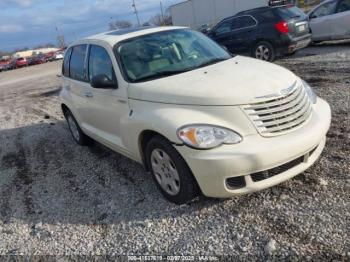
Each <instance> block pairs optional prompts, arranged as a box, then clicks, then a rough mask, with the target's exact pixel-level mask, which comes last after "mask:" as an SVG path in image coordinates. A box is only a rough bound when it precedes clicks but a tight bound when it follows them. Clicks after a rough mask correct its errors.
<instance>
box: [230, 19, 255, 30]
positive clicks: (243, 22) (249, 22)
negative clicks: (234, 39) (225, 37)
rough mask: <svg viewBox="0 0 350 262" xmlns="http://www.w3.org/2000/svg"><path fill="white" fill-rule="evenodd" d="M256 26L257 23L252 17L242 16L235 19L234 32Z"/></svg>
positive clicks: (233, 22) (233, 23)
mask: <svg viewBox="0 0 350 262" xmlns="http://www.w3.org/2000/svg"><path fill="white" fill-rule="evenodd" d="M255 25H256V21H255V20H254V19H253V18H252V17H251V16H241V17H237V18H235V19H233V21H232V30H239V29H242V28H247V27H252V26H255Z"/></svg>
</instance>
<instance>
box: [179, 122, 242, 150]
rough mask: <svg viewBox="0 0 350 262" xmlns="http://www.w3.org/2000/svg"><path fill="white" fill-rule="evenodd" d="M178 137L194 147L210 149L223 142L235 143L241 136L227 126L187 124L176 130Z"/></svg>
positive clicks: (239, 140) (240, 139)
mask: <svg viewBox="0 0 350 262" xmlns="http://www.w3.org/2000/svg"><path fill="white" fill-rule="evenodd" d="M177 135H178V137H179V138H180V139H181V140H182V141H183V142H184V143H185V144H186V145H188V146H190V147H193V148H196V149H211V148H214V147H218V146H220V145H223V144H237V143H240V142H241V141H242V137H241V136H240V135H239V134H237V133H236V132H234V131H232V130H229V129H227V128H223V127H218V126H212V125H189V126H184V127H182V128H180V129H179V130H178V131H177Z"/></svg>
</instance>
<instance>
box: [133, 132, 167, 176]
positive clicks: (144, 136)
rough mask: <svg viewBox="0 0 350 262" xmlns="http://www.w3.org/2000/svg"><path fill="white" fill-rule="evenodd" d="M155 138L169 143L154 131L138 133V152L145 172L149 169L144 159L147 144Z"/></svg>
mask: <svg viewBox="0 0 350 262" xmlns="http://www.w3.org/2000/svg"><path fill="white" fill-rule="evenodd" d="M155 136H161V137H163V138H165V139H167V140H168V141H170V140H169V139H168V138H166V137H165V136H164V135H162V134H161V133H159V132H157V131H154V130H151V129H146V130H143V131H142V132H141V133H140V135H139V138H138V145H139V152H140V156H141V159H142V163H143V166H144V167H145V169H146V171H150V167H149V166H148V164H147V161H146V158H145V152H146V146H147V144H148V142H149V141H151V139H152V138H153V137H155ZM170 143H171V142H170Z"/></svg>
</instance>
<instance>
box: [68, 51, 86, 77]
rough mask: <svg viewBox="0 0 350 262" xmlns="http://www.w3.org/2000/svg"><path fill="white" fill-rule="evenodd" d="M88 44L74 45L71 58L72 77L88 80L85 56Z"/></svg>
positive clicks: (70, 70) (70, 71) (70, 72)
mask: <svg viewBox="0 0 350 262" xmlns="http://www.w3.org/2000/svg"><path fill="white" fill-rule="evenodd" d="M86 51H87V45H77V46H74V47H73V50H72V55H71V59H70V66H69V67H70V68H69V75H70V77H71V78H73V79H75V80H78V81H84V82H86V77H85V66H84V65H85V56H86Z"/></svg>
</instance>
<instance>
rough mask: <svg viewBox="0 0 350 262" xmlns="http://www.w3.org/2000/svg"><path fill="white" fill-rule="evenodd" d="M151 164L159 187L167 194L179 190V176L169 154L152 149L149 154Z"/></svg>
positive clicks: (172, 193) (173, 193) (176, 192)
mask: <svg viewBox="0 0 350 262" xmlns="http://www.w3.org/2000/svg"><path fill="white" fill-rule="evenodd" d="M151 164H152V170H153V173H154V176H155V178H156V180H157V182H158V184H159V185H160V187H161V188H162V189H163V190H164V191H165V192H167V193H168V194H169V195H172V196H175V195H177V194H178V193H179V192H180V178H179V174H178V172H177V169H176V166H175V164H174V162H173V161H172V160H171V158H170V156H169V155H168V154H167V153H166V152H165V151H163V150H161V149H158V148H157V149H154V150H153V151H152V154H151Z"/></svg>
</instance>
